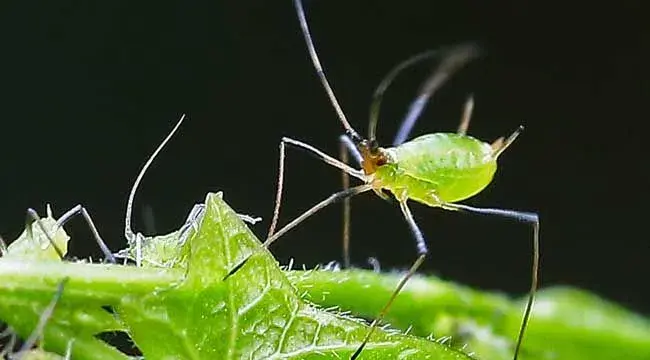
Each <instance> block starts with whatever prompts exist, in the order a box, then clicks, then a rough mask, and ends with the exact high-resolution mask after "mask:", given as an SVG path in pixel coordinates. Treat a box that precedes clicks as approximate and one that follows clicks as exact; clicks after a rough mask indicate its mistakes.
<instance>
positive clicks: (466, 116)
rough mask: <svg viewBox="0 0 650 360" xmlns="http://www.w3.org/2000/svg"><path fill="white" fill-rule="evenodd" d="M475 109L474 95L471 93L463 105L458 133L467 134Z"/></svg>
mask: <svg viewBox="0 0 650 360" xmlns="http://www.w3.org/2000/svg"><path fill="white" fill-rule="evenodd" d="M473 110H474V95H470V96H469V97H468V98H467V100H466V101H465V106H464V107H463V117H462V118H461V119H460V125H458V131H457V132H458V133H459V134H461V135H465V134H467V129H468V128H469V121H470V119H471V118H472V111H473Z"/></svg>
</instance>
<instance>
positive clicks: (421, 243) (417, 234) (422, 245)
mask: <svg viewBox="0 0 650 360" xmlns="http://www.w3.org/2000/svg"><path fill="white" fill-rule="evenodd" d="M399 206H400V209H401V210H402V214H403V215H404V219H405V220H406V223H407V224H408V226H409V228H410V230H411V233H412V234H413V237H414V238H415V243H416V246H417V248H418V254H419V255H420V256H418V258H417V259H416V260H415V262H414V263H413V265H411V268H410V269H409V271H408V272H407V273H406V275H404V276H403V277H402V278H401V279H400V281H399V283H397V287H396V288H395V290H394V291H393V293H392V294H391V295H390V298H389V299H388V302H386V305H384V308H383V309H381V311H380V312H379V315H378V316H377V317H376V318H375V319H374V320H373V321H372V323H371V324H370V329H369V330H368V333H367V334H366V336H365V337H364V339H363V342H362V343H361V345H360V346H359V348H358V349H357V351H355V352H354V354H353V355H352V357H351V358H350V360H354V359H356V358H357V357H358V356H359V355H361V351H363V348H364V347H365V346H366V344H367V343H368V340H370V336H371V335H372V333H373V332H374V331H375V329H376V328H377V325H379V322H380V321H381V320H382V319H383V318H384V316H386V313H388V309H389V308H390V306H391V305H392V304H393V302H394V301H395V298H397V295H398V294H399V293H400V291H402V288H403V287H404V285H406V283H407V282H408V280H409V279H410V278H411V277H412V276H413V274H415V272H416V271H417V270H418V268H419V267H420V265H422V263H423V262H424V259H425V258H426V256H427V254H428V253H429V249H428V248H427V244H426V241H425V240H424V235H422V231H421V230H420V227H418V225H417V223H416V222H415V219H414V218H413V214H411V210H410V209H409V207H408V205H407V204H406V200H400V201H399Z"/></svg>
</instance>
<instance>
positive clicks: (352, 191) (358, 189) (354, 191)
mask: <svg viewBox="0 0 650 360" xmlns="http://www.w3.org/2000/svg"><path fill="white" fill-rule="evenodd" d="M371 189H372V185H370V184H363V185H359V186H355V187H352V188H349V189H347V190H342V191H339V192H337V193H334V194H332V195H330V196H329V197H327V198H326V199H325V200H323V201H321V202H319V203H318V204H316V205H314V206H313V207H312V208H311V209H309V210H307V211H305V212H304V213H302V214H300V216H298V217H297V218H295V219H293V220H292V221H291V222H289V223H288V224H287V225H285V226H284V227H283V228H281V229H280V230H278V231H277V232H276V233H275V234H273V235H272V236H270V237H269V238H268V239H266V241H265V242H264V244H262V246H264V247H266V248H268V247H269V245H271V244H272V243H273V242H274V241H275V240H277V239H278V238H279V237H280V236H282V235H284V234H285V233H287V232H288V231H289V230H291V229H293V228H294V227H296V225H298V224H300V223H301V222H303V221H305V220H306V219H307V218H309V217H310V216H312V215H314V214H315V213H317V212H318V211H319V210H320V209H322V208H324V207H327V206H328V205H331V204H333V203H335V202H337V201H339V200H343V199H345V198H350V197H352V196H355V195H358V194H361V193H364V192H366V191H369V190H371Z"/></svg>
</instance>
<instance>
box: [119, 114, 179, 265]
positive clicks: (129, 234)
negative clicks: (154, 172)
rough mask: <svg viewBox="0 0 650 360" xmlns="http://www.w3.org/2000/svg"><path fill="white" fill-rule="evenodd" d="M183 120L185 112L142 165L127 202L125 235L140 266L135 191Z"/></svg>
mask: <svg viewBox="0 0 650 360" xmlns="http://www.w3.org/2000/svg"><path fill="white" fill-rule="evenodd" d="M183 120H185V114H183V115H182V116H181V118H180V119H179V120H178V122H177V123H176V125H175V126H174V128H173V129H172V131H170V132H169V134H168V135H167V137H165V139H164V140H163V141H162V142H161V143H160V145H158V147H157V148H156V150H155V151H154V152H153V154H151V156H150V157H149V159H147V161H146V162H145V163H144V166H142V169H141V170H140V173H139V174H138V176H137V177H136V178H135V181H134V182H133V187H132V188H131V192H130V193H129V199H128V201H127V203H126V215H125V217H124V237H125V238H126V240H127V241H128V244H129V246H133V245H135V247H136V265H137V266H138V267H139V266H140V265H141V262H142V239H143V238H144V236H143V235H142V234H141V233H134V232H133V229H132V228H131V218H132V214H133V200H134V199H135V193H136V191H137V190H138V186H139V185H140V182H141V181H142V178H143V177H144V174H145V173H146V172H147V169H149V166H150V165H151V163H153V161H154V159H155V158H156V156H157V155H158V153H160V151H161V150H162V149H163V148H164V147H165V145H166V144H167V142H168V141H169V140H170V139H171V138H172V136H174V133H176V130H178V128H179V127H180V126H181V124H182V123H183Z"/></svg>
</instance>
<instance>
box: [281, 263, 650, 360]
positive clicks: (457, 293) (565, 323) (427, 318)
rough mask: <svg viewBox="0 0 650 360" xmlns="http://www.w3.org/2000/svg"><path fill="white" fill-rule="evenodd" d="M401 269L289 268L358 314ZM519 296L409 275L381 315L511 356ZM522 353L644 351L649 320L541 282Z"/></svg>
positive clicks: (301, 282)
mask: <svg viewBox="0 0 650 360" xmlns="http://www.w3.org/2000/svg"><path fill="white" fill-rule="evenodd" d="M400 277H401V274H396V273H393V274H378V273H375V272H371V271H365V270H346V271H307V272H300V271H296V272H292V275H291V279H292V281H293V282H294V284H295V285H296V286H297V287H298V289H300V290H302V291H304V292H306V293H307V294H308V298H309V299H310V300H312V301H314V302H316V303H318V304H320V305H321V306H324V307H329V306H338V307H340V308H341V309H343V310H346V311H351V312H352V313H353V314H355V315H357V316H364V317H374V316H376V314H377V313H378V312H379V310H380V309H381V308H382V306H383V305H384V304H385V302H386V300H387V299H388V297H389V296H390V294H391V292H392V291H393V289H394V288H395V285H396V284H397V281H398V280H399V278H400ZM366 294H372V296H367V295H366ZM525 301H526V299H525V298H524V299H517V300H512V299H509V298H508V297H506V296H504V295H501V294H496V293H489V292H484V291H477V290H473V289H470V288H469V287H465V286H460V285H457V284H454V283H451V282H447V281H443V280H440V279H438V278H435V277H433V276H426V277H424V276H415V277H414V278H413V279H412V280H411V281H410V282H409V283H408V284H407V285H406V287H405V288H404V290H403V291H402V292H401V293H400V295H399V296H398V297H397V299H396V301H395V303H394V305H393V306H392V307H391V309H390V311H389V313H388V315H387V316H386V320H387V321H388V322H389V323H391V324H392V325H394V326H396V327H398V328H402V329H406V328H409V327H410V328H411V329H412V333H413V334H415V335H419V336H426V335H428V334H431V333H433V334H434V335H435V336H436V337H443V336H450V337H451V338H452V341H451V343H452V344H453V345H455V346H457V347H464V348H466V350H467V351H471V352H472V353H474V354H475V355H476V357H477V358H480V359H511V358H512V355H513V351H514V342H515V339H516V336H517V333H518V331H519V326H520V324H521V316H522V314H523V308H524V304H525ZM454 339H455V341H454ZM520 358H521V359H524V360H532V359H592V360H600V359H603V360H605V359H628V360H629V359H639V360H641V359H650V320H648V319H647V318H644V317H642V316H641V315H638V314H634V313H632V312H630V311H629V310H627V309H624V308H622V307H620V306H619V305H616V304H613V303H611V302H609V301H606V300H603V299H601V298H599V297H597V296H596V295H594V294H590V293H588V292H585V291H581V290H577V289H572V288H568V287H556V288H548V289H543V290H541V291H540V292H539V293H538V296H537V300H536V302H535V306H534V308H533V314H532V318H531V320H530V323H529V327H528V329H527V332H526V337H525V339H524V343H523V347H522V350H521V353H520Z"/></svg>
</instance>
